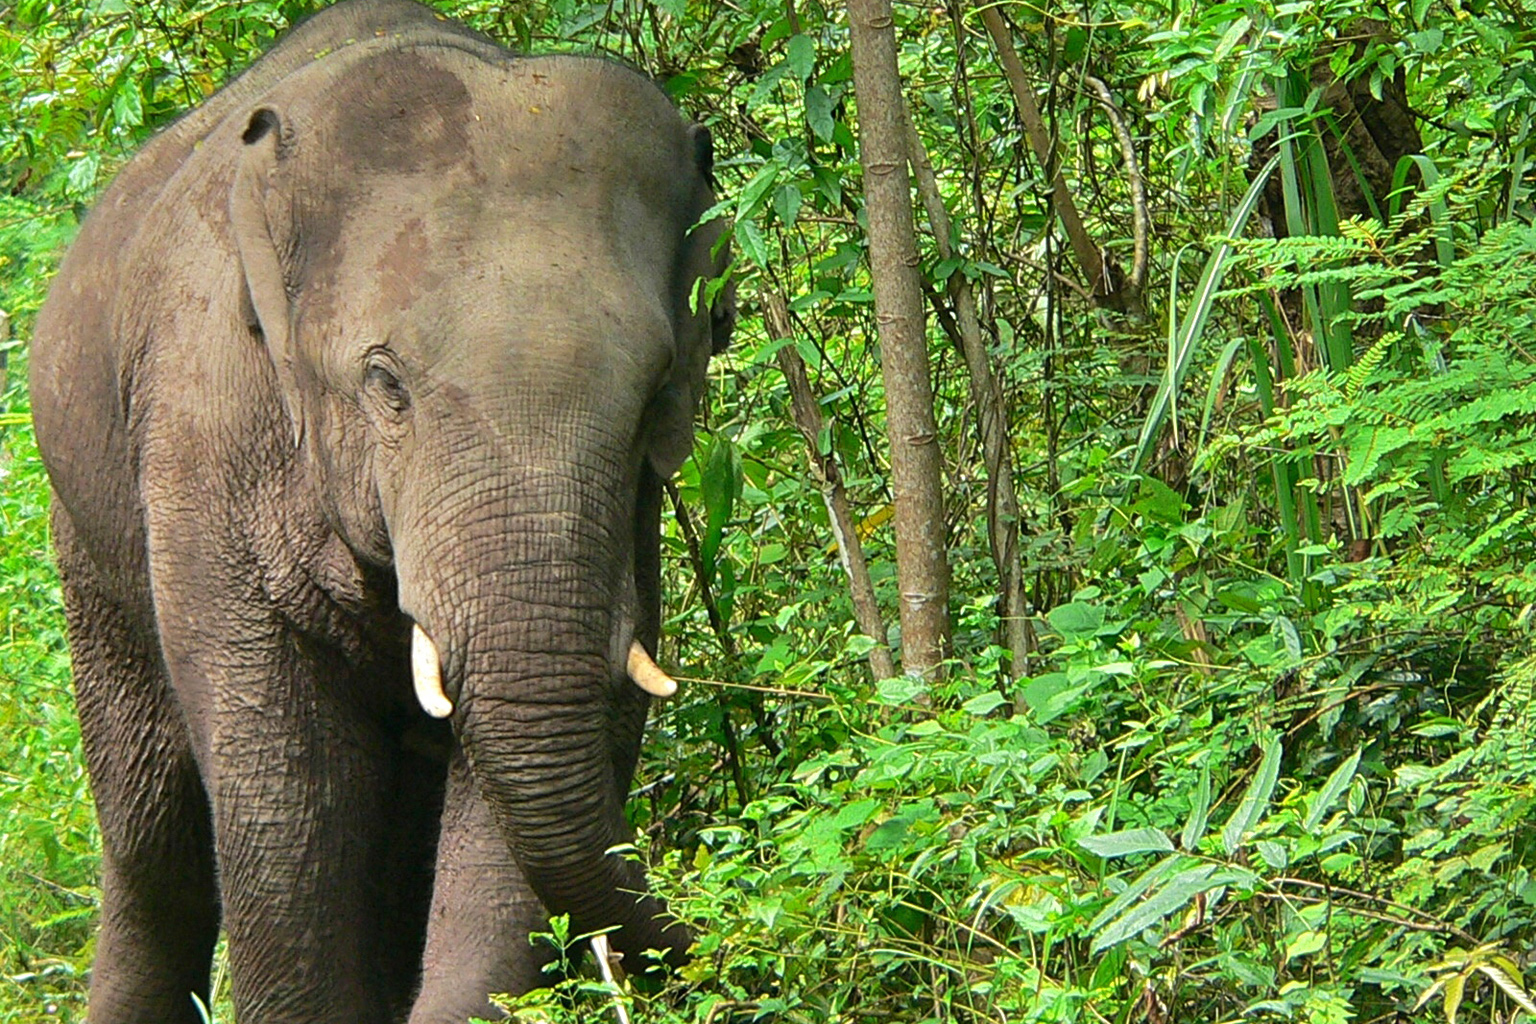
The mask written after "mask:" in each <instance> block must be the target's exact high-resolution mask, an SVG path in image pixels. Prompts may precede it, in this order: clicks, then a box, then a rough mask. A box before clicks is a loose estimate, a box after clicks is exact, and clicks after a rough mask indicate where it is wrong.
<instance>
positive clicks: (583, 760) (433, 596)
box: [396, 470, 689, 969]
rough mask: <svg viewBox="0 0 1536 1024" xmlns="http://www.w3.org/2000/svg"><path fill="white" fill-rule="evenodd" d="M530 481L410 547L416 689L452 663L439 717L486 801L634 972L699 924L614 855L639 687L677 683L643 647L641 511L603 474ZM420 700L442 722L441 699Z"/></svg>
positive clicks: (566, 906) (401, 562)
mask: <svg viewBox="0 0 1536 1024" xmlns="http://www.w3.org/2000/svg"><path fill="white" fill-rule="evenodd" d="M610 476H611V474H610ZM530 477H532V478H535V479H538V480H540V481H541V483H540V486H538V487H534V488H529V487H527V486H516V485H515V482H514V484H509V485H507V486H502V487H497V488H493V489H492V490H493V491H494V492H495V493H498V494H499V495H501V496H502V497H501V498H500V499H499V500H498V501H497V504H503V503H504V507H503V508H501V509H489V508H487V507H485V505H483V504H478V505H477V504H474V503H458V507H461V508H466V509H469V511H466V512H465V513H463V520H464V521H463V522H460V523H447V524H444V523H436V524H434V527H435V528H434V529H432V530H430V531H429V530H421V531H418V535H419V536H420V537H423V538H430V540H428V541H427V542H426V543H417V544H412V543H404V544H397V550H396V559H397V570H398V572H399V576H400V595H401V605H402V607H403V608H404V609H405V610H406V611H407V612H408V613H409V614H411V615H412V617H413V618H415V619H416V624H417V625H416V631H415V635H414V643H413V669H414V670H415V671H416V677H417V687H418V695H419V696H420V695H421V694H422V692H423V690H424V689H430V686H424V685H423V672H424V670H425V671H426V673H427V674H428V675H430V667H436V668H438V669H439V671H440V672H441V680H442V683H443V685H442V687H441V689H440V690H439V693H438V698H439V699H441V700H442V701H443V703H442V704H440V705H438V706H437V712H436V713H445V712H446V713H452V714H453V715H454V721H455V726H456V731H457V732H458V735H459V737H460V740H461V742H462V745H463V748H464V753H465V756H466V758H467V760H468V762H469V765H470V769H471V771H472V772H473V774H474V777H475V779H476V781H477V782H478V783H479V786H480V790H481V793H482V794H483V795H484V797H485V799H486V801H487V803H488V804H489V806H490V808H491V810H492V813H493V815H494V816H495V818H496V820H497V822H498V824H499V825H500V827H501V830H502V833H503V835H505V836H506V838H507V840H508V842H509V844H510V846H511V848H512V851H513V853H514V855H515V856H516V858H517V860H518V863H519V864H520V865H521V866H522V868H523V871H524V873H525V874H526V875H527V877H528V880H529V882H530V884H531V885H532V886H533V889H534V891H535V892H536V893H537V894H538V896H539V898H540V899H541V900H542V901H543V903H544V905H545V907H546V908H547V909H548V910H549V911H550V913H552V914H569V915H570V918H571V923H572V927H573V930H574V933H576V934H580V933H581V932H589V931H596V930H600V929H603V928H609V927H612V926H615V925H617V926H620V927H621V930H620V932H619V933H618V934H617V935H615V936H614V938H613V942H614V945H615V946H616V947H617V948H619V949H620V950H622V951H624V952H625V953H627V954H628V961H629V963H630V965H631V969H639V968H640V967H641V966H642V965H643V963H644V961H643V959H642V958H641V953H642V951H644V950H646V949H658V950H661V951H663V952H664V953H665V954H666V955H667V959H668V960H669V961H671V962H673V963H678V962H681V960H682V959H683V957H684V954H685V953H686V950H687V947H688V943H689V935H688V932H687V930H686V928H684V927H683V926H682V925H680V924H678V923H676V922H669V921H668V920H667V919H666V907H665V905H664V904H663V903H662V902H661V901H660V900H658V899H656V898H655V897H652V896H650V895H648V894H647V891H646V881H645V873H644V871H643V870H642V869H641V868H640V867H639V866H638V865H637V864H636V863H634V862H633V861H630V860H627V859H625V858H624V857H623V856H621V855H619V854H617V853H610V852H608V851H609V850H610V849H612V848H613V847H615V846H620V845H622V844H624V843H626V842H627V841H628V839H629V829H628V826H627V823H626V821H625V819H624V814H623V808H624V800H625V796H626V794H627V791H628V787H629V784H630V773H631V772H632V769H633V766H634V763H635V758H636V755H637V753H638V748H639V743H640V734H641V731H642V729H643V725H644V720H645V713H646V708H647V705H648V702H649V699H648V697H647V696H646V695H645V693H643V692H642V691H641V689H640V687H639V686H637V682H642V683H646V684H648V685H647V686H646V689H647V690H648V691H650V692H655V691H656V690H657V689H658V688H659V689H665V686H666V683H669V682H670V680H666V679H665V676H660V680H658V679H657V678H656V676H655V675H651V671H652V670H654V671H655V672H656V673H657V674H659V670H655V669H654V665H653V664H652V665H649V667H647V665H646V664H644V662H648V661H649V659H648V658H644V659H640V660H636V659H635V656H634V654H633V652H632V644H633V642H634V641H633V634H634V627H635V620H636V609H635V608H634V603H635V596H634V595H635V587H634V567H633V555H632V545H633V540H632V536H631V530H630V529H629V528H628V523H627V520H628V519H629V518H631V517H632V516H633V512H634V505H633V502H632V501H624V500H621V498H620V497H619V496H618V495H617V494H615V493H613V492H614V491H617V490H618V489H617V488H605V487H604V486H602V485H599V484H594V483H592V481H594V480H601V479H604V477H603V476H602V475H600V474H594V473H575V472H571V471H569V470H567V471H565V472H560V473H551V472H549V471H547V470H546V472H544V473H541V474H538V475H537V476H534V474H531V473H525V474H524V479H525V480H527V479H529V478H530ZM552 479H556V480H562V481H564V483H561V484H560V485H559V486H557V487H551V485H550V481H551V480H552ZM530 490H531V491H533V492H534V493H532V494H530V493H529V491H530ZM539 499H542V501H540V500H539ZM444 538H449V539H448V540H447V541H446V542H445V541H444ZM429 547H430V549H431V550H428V548H429ZM642 653H643V649H642ZM434 663H435V664H434ZM636 674H638V675H640V676H644V677H646V678H645V679H643V680H635V679H633V678H632V677H633V676H634V675H636ZM661 680H665V682H662V681H661ZM443 691H446V692H443ZM422 702H423V706H424V707H426V708H427V710H428V712H429V713H434V711H433V707H431V706H429V705H431V703H432V700H431V695H430V694H429V695H428V696H425V697H422Z"/></svg>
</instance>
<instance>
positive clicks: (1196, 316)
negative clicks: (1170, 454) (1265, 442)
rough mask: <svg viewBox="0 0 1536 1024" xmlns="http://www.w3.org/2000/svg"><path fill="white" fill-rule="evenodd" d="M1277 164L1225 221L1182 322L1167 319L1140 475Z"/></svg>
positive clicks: (1139, 445)
mask: <svg viewBox="0 0 1536 1024" xmlns="http://www.w3.org/2000/svg"><path fill="white" fill-rule="evenodd" d="M1278 160H1279V157H1278V156H1276V157H1271V158H1270V160H1269V162H1268V163H1267V164H1265V165H1264V166H1263V168H1261V169H1260V170H1259V173H1258V174H1256V175H1254V177H1253V181H1252V182H1251V183H1250V184H1249V185H1248V191H1247V192H1245V193H1243V198H1242V200H1241V201H1239V202H1238V204H1237V208H1236V209H1234V210H1233V211H1232V216H1231V217H1230V218H1228V220H1227V230H1226V234H1225V236H1224V237H1223V239H1222V240H1221V241H1220V242H1218V243H1216V248H1215V249H1213V250H1212V251H1211V255H1210V257H1209V258H1208V259H1207V260H1206V261H1205V269H1204V270H1203V271H1202V272H1201V274H1200V283H1199V284H1197V285H1196V286H1195V294H1194V296H1193V297H1192V298H1191V299H1190V303H1189V309H1188V311H1187V312H1186V314H1185V316H1184V320H1183V322H1182V323H1180V322H1178V321H1177V320H1176V319H1175V318H1174V317H1173V315H1172V314H1171V313H1170V315H1169V318H1168V323H1169V325H1170V330H1169V338H1168V365H1167V366H1166V367H1165V368H1164V370H1163V379H1162V380H1161V381H1160V382H1159V383H1158V385H1157V393H1156V394H1154V395H1153V396H1152V402H1151V406H1150V407H1149V408H1148V410H1147V418H1146V420H1145V421H1144V422H1143V423H1142V425H1141V436H1140V438H1138V439H1137V441H1136V456H1135V458H1134V459H1133V460H1132V466H1131V468H1132V469H1133V470H1136V471H1139V470H1140V469H1141V467H1142V466H1143V465H1144V464H1145V463H1146V460H1147V456H1148V455H1150V454H1151V452H1152V445H1153V443H1154V442H1155V441H1156V440H1157V433H1158V431H1159V430H1160V429H1161V428H1162V425H1163V421H1164V420H1165V419H1167V417H1168V412H1169V410H1170V409H1171V408H1173V405H1174V401H1175V397H1176V396H1177V394H1178V391H1179V388H1180V387H1181V386H1182V385H1183V383H1184V377H1185V376H1186V375H1187V374H1188V373H1189V366H1190V363H1191V361H1192V360H1193V359H1194V355H1195V352H1196V351H1198V349H1199V347H1200V341H1201V338H1202V335H1203V334H1204V331H1205V322H1206V320H1207V319H1208V318H1209V317H1210V314H1211V307H1212V306H1213V305H1215V302H1216V295H1217V293H1218V292H1219V291H1220V290H1221V282H1222V280H1223V278H1225V276H1226V272H1227V261H1228V260H1229V259H1230V258H1231V256H1232V252H1233V245H1232V239H1236V238H1239V237H1241V236H1242V233H1243V229H1244V227H1246V226H1247V224H1248V218H1249V216H1251V215H1252V214H1253V211H1254V208H1255V207H1256V206H1258V204H1259V196H1260V195H1262V194H1263V192H1264V183H1265V182H1266V181H1268V180H1269V176H1270V174H1271V173H1272V172H1273V171H1274V169H1275V164H1276V163H1277V161H1278ZM1177 302H1178V296H1177V295H1171V296H1169V300H1168V307H1169V309H1170V310H1172V309H1175V308H1176V306H1177Z"/></svg>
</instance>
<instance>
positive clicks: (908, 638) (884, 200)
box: [848, 0, 949, 675]
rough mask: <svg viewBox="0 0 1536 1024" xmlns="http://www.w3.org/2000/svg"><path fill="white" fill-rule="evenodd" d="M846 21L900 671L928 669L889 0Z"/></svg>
mask: <svg viewBox="0 0 1536 1024" xmlns="http://www.w3.org/2000/svg"><path fill="white" fill-rule="evenodd" d="M848 26H849V35H850V40H851V48H852V50H853V90H854V96H855V98H856V100H857V102H858V106H859V162H860V164H861V166H862V167H863V171H864V208H865V212H866V215H867V216H868V218H869V262H870V276H871V277H872V278H873V280H874V293H875V320H876V322H877V323H878V325H879V330H880V367H881V374H882V376H883V378H884V381H885V399H886V434H887V436H888V437H889V438H890V444H891V484H892V491H893V492H894V494H895V498H896V501H895V504H896V577H897V583H898V585H899V587H900V590H901V600H900V611H901V652H902V659H901V660H902V667H903V669H904V670H905V671H906V672H907V674H908V675H931V674H933V673H934V672H935V671H936V670H937V669H938V667H939V664H940V662H941V661H942V659H943V657H944V650H945V646H946V641H947V639H948V636H949V563H948V562H947V561H946V551H947V545H946V543H945V541H946V538H945V536H944V503H943V499H942V496H941V494H940V490H939V478H940V456H939V446H938V431H937V429H936V427H935V426H934V419H933V384H932V381H931V380H930V379H929V370H928V346H927V338H926V327H927V323H926V317H925V315H924V312H923V292H922V285H921V281H920V279H919V273H920V272H919V270H918V259H917V241H916V238H915V236H914V233H913V228H912V192H911V180H910V178H909V177H908V175H907V140H906V132H905V129H904V125H903V118H902V94H901V78H900V76H899V74H898V72H897V69H896V27H895V24H894V22H893V21H892V18H891V4H890V0H848Z"/></svg>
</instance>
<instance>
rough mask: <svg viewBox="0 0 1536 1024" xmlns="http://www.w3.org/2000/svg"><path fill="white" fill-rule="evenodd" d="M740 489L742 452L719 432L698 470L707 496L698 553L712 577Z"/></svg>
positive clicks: (711, 577)
mask: <svg viewBox="0 0 1536 1024" xmlns="http://www.w3.org/2000/svg"><path fill="white" fill-rule="evenodd" d="M740 489H741V456H740V454H738V453H737V451H736V446H735V445H733V444H732V443H731V441H730V439H729V438H727V437H725V436H724V435H722V434H716V435H715V438H714V441H713V442H712V443H711V444H710V446H709V455H708V457H707V458H706V459H705V461H704V466H703V470H702V472H701V473H700V474H699V490H700V491H701V492H702V494H703V497H704V512H705V524H704V536H703V537H702V538H701V539H700V541H699V556H700V558H701V559H702V560H703V562H704V573H705V575H706V576H708V577H710V579H711V580H713V579H714V577H715V559H716V556H717V555H718V554H719V551H720V541H721V539H722V538H723V537H724V536H725V525H726V523H728V522H729V521H730V518H731V512H732V510H733V508H734V507H735V502H736V494H737V492H738V491H740Z"/></svg>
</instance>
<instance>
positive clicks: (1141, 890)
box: [1088, 854, 1198, 932]
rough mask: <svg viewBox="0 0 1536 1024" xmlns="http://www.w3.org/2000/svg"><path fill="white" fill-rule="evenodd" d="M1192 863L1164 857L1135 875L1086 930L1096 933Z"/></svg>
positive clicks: (1184, 859) (1178, 857)
mask: <svg viewBox="0 0 1536 1024" xmlns="http://www.w3.org/2000/svg"><path fill="white" fill-rule="evenodd" d="M1194 863H1198V862H1197V861H1195V860H1194V858H1192V857H1186V856H1184V855H1183V854H1173V855H1172V856H1168V857H1164V858H1163V859H1162V860H1160V861H1158V862H1157V863H1156V864H1153V865H1152V866H1151V867H1149V868H1147V870H1145V871H1143V872H1142V873H1141V874H1139V875H1137V876H1136V878H1135V879H1134V880H1133V881H1132V882H1131V884H1130V885H1128V886H1126V887H1125V891H1124V892H1122V893H1121V894H1120V895H1119V896H1116V897H1115V898H1114V899H1113V900H1110V902H1109V905H1108V906H1106V907H1105V908H1104V909H1103V910H1101V911H1099V912H1098V914H1097V915H1096V916H1095V917H1094V919H1093V920H1092V921H1089V922H1088V930H1089V931H1090V932H1096V931H1098V930H1099V929H1100V928H1102V927H1104V925H1105V924H1106V923H1108V922H1110V921H1113V920H1114V919H1115V918H1117V917H1119V916H1120V915H1121V914H1122V913H1124V912H1125V910H1126V908H1127V907H1129V906H1130V905H1131V904H1133V903H1135V902H1136V901H1137V900H1139V899H1141V897H1142V895H1143V894H1145V893H1146V892H1148V891H1150V890H1151V889H1152V887H1153V886H1156V885H1160V884H1161V883H1162V881H1163V880H1164V879H1165V878H1168V877H1169V876H1171V875H1173V874H1174V873H1175V872H1176V871H1177V870H1178V868H1179V867H1180V866H1181V865H1189V864H1194Z"/></svg>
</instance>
